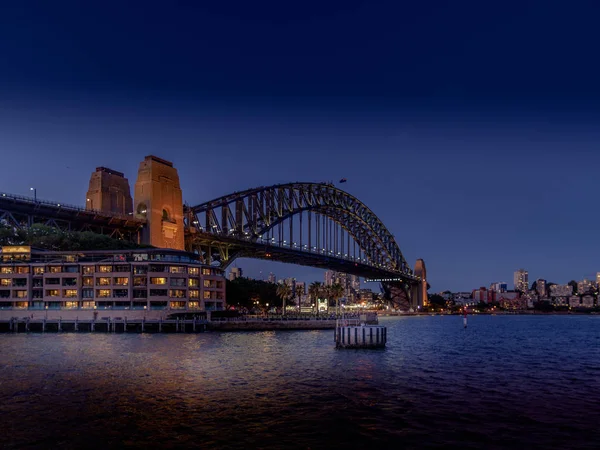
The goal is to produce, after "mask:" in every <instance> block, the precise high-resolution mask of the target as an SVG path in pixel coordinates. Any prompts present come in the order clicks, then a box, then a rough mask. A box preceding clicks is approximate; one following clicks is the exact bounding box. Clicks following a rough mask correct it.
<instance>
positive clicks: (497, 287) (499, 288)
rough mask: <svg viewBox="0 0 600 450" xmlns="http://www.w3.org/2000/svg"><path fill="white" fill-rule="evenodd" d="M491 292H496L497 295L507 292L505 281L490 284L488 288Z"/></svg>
mask: <svg viewBox="0 0 600 450" xmlns="http://www.w3.org/2000/svg"><path fill="white" fill-rule="evenodd" d="M490 290H491V291H496V292H498V293H503V292H506V291H508V283H506V281H499V282H496V283H492V284H491V286H490Z"/></svg>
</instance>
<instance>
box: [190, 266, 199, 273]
mask: <svg viewBox="0 0 600 450" xmlns="http://www.w3.org/2000/svg"><path fill="white" fill-rule="evenodd" d="M188 273H189V274H190V275H198V274H199V273H200V270H199V269H198V268H197V267H190V268H189V269H188Z"/></svg>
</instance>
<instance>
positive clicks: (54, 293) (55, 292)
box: [46, 289, 59, 297]
mask: <svg viewBox="0 0 600 450" xmlns="http://www.w3.org/2000/svg"><path fill="white" fill-rule="evenodd" d="M58 296H59V291H58V289H47V290H46V297H58Z"/></svg>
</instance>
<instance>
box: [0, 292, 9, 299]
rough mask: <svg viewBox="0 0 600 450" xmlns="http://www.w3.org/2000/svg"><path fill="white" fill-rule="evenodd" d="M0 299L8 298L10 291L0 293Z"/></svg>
mask: <svg viewBox="0 0 600 450" xmlns="http://www.w3.org/2000/svg"><path fill="white" fill-rule="evenodd" d="M0 298H10V291H0Z"/></svg>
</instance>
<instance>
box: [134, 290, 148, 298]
mask: <svg viewBox="0 0 600 450" xmlns="http://www.w3.org/2000/svg"><path fill="white" fill-rule="evenodd" d="M133 298H148V291H147V290H145V289H144V290H142V289H134V290H133Z"/></svg>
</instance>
